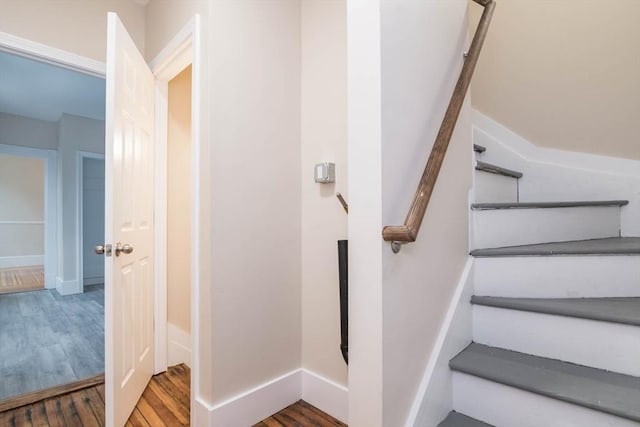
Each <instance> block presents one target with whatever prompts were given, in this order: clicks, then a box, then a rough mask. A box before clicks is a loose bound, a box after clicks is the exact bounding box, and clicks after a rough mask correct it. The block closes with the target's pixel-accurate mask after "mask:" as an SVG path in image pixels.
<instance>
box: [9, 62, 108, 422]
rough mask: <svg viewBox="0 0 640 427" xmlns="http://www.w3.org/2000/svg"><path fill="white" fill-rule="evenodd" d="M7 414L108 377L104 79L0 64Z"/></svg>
mask: <svg viewBox="0 0 640 427" xmlns="http://www.w3.org/2000/svg"><path fill="white" fill-rule="evenodd" d="M0 70H2V72H1V78H0V378H2V381H0V408H4V409H6V408H8V407H11V405H12V401H15V400H16V398H24V397H25V396H29V395H31V394H34V393H36V392H42V391H45V392H46V391H47V390H51V389H53V388H59V387H66V386H68V385H69V384H74V383H77V382H80V381H100V378H101V376H102V375H103V372H104V261H103V258H102V257H100V256H98V255H96V254H95V252H94V251H93V248H94V246H95V245H98V244H101V243H102V240H103V239H104V170H105V167H104V108H105V107H104V104H105V88H104V80H103V79H102V78H98V77H94V76H91V75H87V74H81V73H78V72H75V71H71V70H68V69H65V68H61V67H57V66H55V65H52V64H48V63H43V62H38V61H35V60H32V59H27V58H24V57H21V56H16V55H13V54H9V53H4V52H0Z"/></svg>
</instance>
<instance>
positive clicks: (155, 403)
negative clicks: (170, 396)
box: [142, 387, 182, 426]
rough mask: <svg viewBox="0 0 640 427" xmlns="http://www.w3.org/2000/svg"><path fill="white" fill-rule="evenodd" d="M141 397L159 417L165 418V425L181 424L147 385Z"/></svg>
mask: <svg viewBox="0 0 640 427" xmlns="http://www.w3.org/2000/svg"><path fill="white" fill-rule="evenodd" d="M142 397H143V399H145V401H146V402H147V403H148V404H149V405H150V406H151V407H152V408H153V409H154V410H155V411H156V412H157V413H158V415H159V416H160V418H162V419H163V420H165V422H166V423H167V425H170V426H175V425H181V424H182V423H181V422H180V420H179V419H178V418H177V417H176V416H175V415H174V414H173V412H172V411H171V409H169V408H168V407H167V406H166V405H165V404H164V403H163V402H162V400H160V398H159V397H158V396H157V395H156V394H155V393H154V392H153V390H151V389H150V388H149V387H147V389H146V390H145V391H144V393H142ZM143 415H144V414H143Z"/></svg>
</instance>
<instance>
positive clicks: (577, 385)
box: [449, 343, 640, 421]
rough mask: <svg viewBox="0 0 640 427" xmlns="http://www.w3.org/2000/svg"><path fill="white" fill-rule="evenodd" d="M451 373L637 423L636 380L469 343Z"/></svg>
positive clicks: (639, 395)
mask: <svg viewBox="0 0 640 427" xmlns="http://www.w3.org/2000/svg"><path fill="white" fill-rule="evenodd" d="M449 366H450V367H451V369H453V370H454V371H459V372H464V373H466V374H470V375H475V376H477V377H480V378H484V379H486V380H490V381H493V382H497V383H500V384H505V385H508V386H511V387H515V388H519V389H522V390H526V391H529V392H532V393H537V394H540V395H543V396H547V397H551V398H555V399H558V400H562V401H565V402H569V403H572V404H576V405H580V406H584V407H586V408H591V409H595V410H598V411H601V412H606V413H609V414H613V415H617V416H620V417H624V418H628V419H631V420H634V421H640V404H638V402H640V378H637V377H632V376H629V375H623V374H618V373H614V372H608V371H604V370H601V369H595V368H589V367H587V366H581V365H574V364H571V363H567V362H562V361H559V360H554V359H547V358H543V357H537V356H531V355H529V354H524V353H517V352H514V351H509V350H504V349H500V348H494V347H488V346H485V345H481V344H476V343H472V344H471V345H469V346H468V347H467V348H466V349H465V350H463V351H462V352H461V353H459V354H458V355H457V356H456V357H454V358H453V359H452V360H451V362H449Z"/></svg>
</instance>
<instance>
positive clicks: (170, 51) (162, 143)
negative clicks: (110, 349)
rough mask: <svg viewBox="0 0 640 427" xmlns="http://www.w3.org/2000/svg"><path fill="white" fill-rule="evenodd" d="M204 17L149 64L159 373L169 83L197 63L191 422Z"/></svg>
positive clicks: (196, 366) (159, 367) (164, 359)
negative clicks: (153, 125) (153, 126)
mask: <svg viewBox="0 0 640 427" xmlns="http://www.w3.org/2000/svg"><path fill="white" fill-rule="evenodd" d="M200 21H201V18H200V15H197V14H196V15H194V16H193V18H191V20H189V22H187V23H186V24H185V25H184V26H183V27H182V29H181V30H180V31H179V32H178V33H177V34H176V35H175V36H174V37H173V38H172V39H171V41H170V42H169V43H168V44H167V45H166V47H165V48H164V49H163V50H162V51H161V52H160V53H159V54H158V55H157V56H156V57H155V58H154V59H153V60H152V61H151V62H150V63H149V65H150V67H151V71H152V72H153V74H154V75H155V77H156V93H155V99H156V130H155V134H156V163H155V164H156V170H155V194H156V198H155V218H154V219H155V224H154V226H155V241H154V245H155V249H154V254H155V269H154V275H155V279H156V287H155V295H156V300H155V306H154V310H155V316H156V317H155V334H154V340H155V343H156V346H155V354H154V357H155V365H154V371H155V372H156V373H159V372H163V371H165V370H166V369H167V365H168V335H167V334H168V326H167V323H168V322H167V271H166V266H167V144H168V140H167V137H168V135H167V125H168V105H169V104H168V92H169V81H170V80H171V79H173V78H174V77H176V76H177V75H178V74H179V73H180V72H182V71H183V70H184V69H185V68H186V67H188V66H189V65H191V67H192V68H191V69H192V71H191V73H192V75H191V170H190V173H191V194H192V197H191V233H190V234H191V239H190V244H191V283H190V286H191V301H190V303H191V408H192V410H191V421H192V425H193V424H194V422H195V420H194V416H195V408H196V407H195V401H196V397H197V396H198V389H197V387H198V381H197V379H198V375H199V372H200V357H199V355H200V339H199V336H200V319H201V318H200V308H199V301H200V296H201V289H200V281H201V277H200V276H201V275H200V272H201V263H200V257H201V241H202V239H201V232H200V231H201V226H200V224H201V222H200V221H201V216H202V214H201V212H202V207H203V204H202V199H201V192H200V191H201V187H202V185H201V182H202V180H203V176H202V174H201V173H200V171H201V166H200V162H201V158H202V156H203V153H204V152H205V151H206V150H205V147H204V143H203V142H202V138H201V136H202V132H201V131H202V129H201V114H202V111H201V100H202V99H201V94H202V87H203V85H202V58H201V54H200V52H201V28H202V27H201V22H200Z"/></svg>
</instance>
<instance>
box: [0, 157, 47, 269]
mask: <svg viewBox="0 0 640 427" xmlns="http://www.w3.org/2000/svg"><path fill="white" fill-rule="evenodd" d="M44 172H45V161H44V160H43V159H34V158H29V157H18V156H12V155H6V154H0V201H1V202H0V242H3V244H1V245H0V259H3V260H2V261H3V263H6V262H8V261H9V260H8V258H12V259H15V258H16V257H30V258H33V259H35V258H34V257H40V258H42V261H44Z"/></svg>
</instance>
